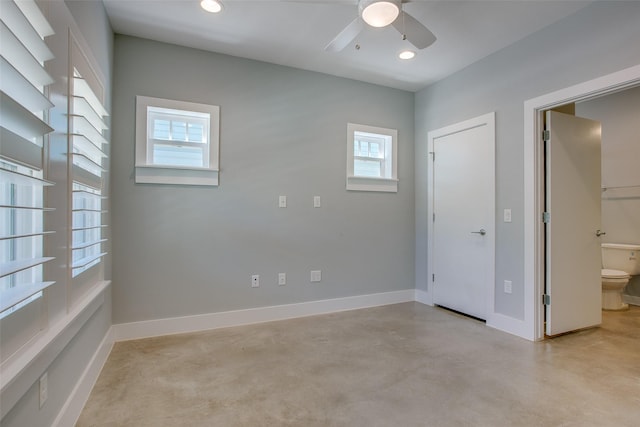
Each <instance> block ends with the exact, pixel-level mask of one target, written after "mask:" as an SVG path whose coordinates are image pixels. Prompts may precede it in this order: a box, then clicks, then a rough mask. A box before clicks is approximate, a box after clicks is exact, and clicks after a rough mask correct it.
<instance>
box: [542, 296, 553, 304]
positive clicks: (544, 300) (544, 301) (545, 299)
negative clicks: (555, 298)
mask: <svg viewBox="0 0 640 427" xmlns="http://www.w3.org/2000/svg"><path fill="white" fill-rule="evenodd" d="M542 305H551V295H549V294H543V295H542Z"/></svg>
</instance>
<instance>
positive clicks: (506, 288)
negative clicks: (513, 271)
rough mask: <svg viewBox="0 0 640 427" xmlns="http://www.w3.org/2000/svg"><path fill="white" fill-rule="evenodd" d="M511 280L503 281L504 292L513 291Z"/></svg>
mask: <svg viewBox="0 0 640 427" xmlns="http://www.w3.org/2000/svg"><path fill="white" fill-rule="evenodd" d="M511 285H512V283H511V280H505V281H504V293H505V294H510V293H511V292H512V291H513V288H512V286H511Z"/></svg>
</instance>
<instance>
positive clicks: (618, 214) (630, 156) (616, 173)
mask: <svg viewBox="0 0 640 427" xmlns="http://www.w3.org/2000/svg"><path fill="white" fill-rule="evenodd" d="M576 115H577V116H580V117H586V118H589V119H594V120H599V121H600V122H601V123H602V186H603V188H609V189H608V190H607V191H605V192H604V193H603V198H602V230H604V231H605V232H606V233H607V234H606V235H605V236H604V237H603V242H613V243H637V244H640V120H639V118H640V87H636V88H632V89H628V90H626V91H623V92H618V93H614V94H612V95H608V96H604V97H601V98H596V99H593V100H590V101H586V102H581V103H579V104H577V105H576ZM629 186H634V188H610V187H629ZM626 293H628V294H630V295H635V296H640V276H639V277H635V278H634V279H633V280H632V282H631V283H630V284H629V285H628V286H627V289H626Z"/></svg>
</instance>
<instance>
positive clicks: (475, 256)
mask: <svg viewBox="0 0 640 427" xmlns="http://www.w3.org/2000/svg"><path fill="white" fill-rule="evenodd" d="M429 135H430V141H432V145H431V147H432V150H433V156H432V162H433V163H432V171H433V178H432V179H433V181H432V184H433V189H432V197H431V201H432V207H433V212H432V228H431V234H432V236H431V243H432V244H431V251H432V257H431V259H432V265H431V273H432V282H433V302H434V304H437V305H440V306H443V307H447V308H450V309H453V310H456V311H460V312H462V313H466V314H469V315H471V316H474V317H478V318H480V319H486V318H487V314H488V312H489V304H491V307H493V295H494V292H493V289H494V274H495V273H494V270H495V267H494V257H495V254H494V250H495V238H494V236H495V154H494V153H495V126H494V114H493V113H491V114H488V115H485V116H482V117H479V118H477V119H472V120H470V121H467V122H463V123H460V124H457V125H454V126H450V127H447V128H444V129H441V130H439V131H434V132H432V133H430V134H429Z"/></svg>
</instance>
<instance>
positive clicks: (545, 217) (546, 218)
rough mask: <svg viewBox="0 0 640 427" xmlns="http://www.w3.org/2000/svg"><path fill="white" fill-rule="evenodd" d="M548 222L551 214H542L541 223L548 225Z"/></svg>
mask: <svg viewBox="0 0 640 427" xmlns="http://www.w3.org/2000/svg"><path fill="white" fill-rule="evenodd" d="M550 221H551V213H549V212H542V222H544V223H545V224H549V222H550Z"/></svg>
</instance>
